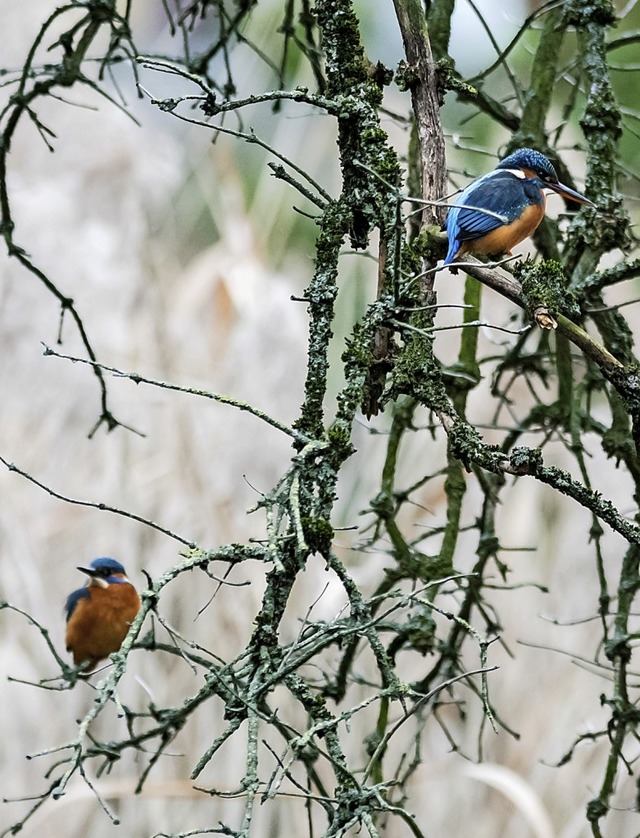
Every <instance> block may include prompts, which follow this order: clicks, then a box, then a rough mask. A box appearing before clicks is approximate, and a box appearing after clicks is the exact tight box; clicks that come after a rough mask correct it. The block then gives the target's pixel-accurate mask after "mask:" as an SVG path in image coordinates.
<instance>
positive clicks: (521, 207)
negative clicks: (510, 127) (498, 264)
mask: <svg viewBox="0 0 640 838" xmlns="http://www.w3.org/2000/svg"><path fill="white" fill-rule="evenodd" d="M545 189H551V190H553V191H554V192H557V193H558V195H562V196H563V197H564V198H567V199H568V200H569V201H575V202H576V203H577V204H587V205H588V206H590V207H594V206H595V204H594V203H593V202H592V201H590V200H589V199H588V198H585V196H584V195H581V194H580V193H579V192H576V191H575V190H573V189H570V188H569V187H568V186H564V184H562V183H560V182H559V181H558V175H557V174H556V170H555V169H554V168H553V166H552V165H551V163H550V161H549V160H548V159H547V158H546V157H545V156H544V154H540V152H539V151H534V150H533V149H532V148H519V149H518V150H517V151H514V152H513V154H510V155H509V156H508V157H505V158H504V160H501V161H500V163H498V165H497V167H496V168H495V169H494V171H493V172H489V174H486V175H483V177H481V178H478V180H474V181H473V183H470V184H469V186H467V188H466V189H465V190H464V191H463V192H462V194H461V195H459V196H458V198H457V199H456V201H455V204H454V205H453V206H452V207H451V209H450V210H449V214H448V215H447V218H446V221H445V223H444V228H445V230H446V231H447V235H448V237H449V250H448V252H447V255H446V258H445V260H444V264H445V265H450V264H451V263H452V262H455V261H456V260H458V259H459V258H460V257H461V256H464V255H465V254H467V253H472V254H478V255H487V256H501V255H502V254H508V255H509V256H510V255H511V248H512V247H515V246H516V245H517V244H519V243H520V242H521V241H523V240H524V239H526V238H527V237H528V236H530V235H531V234H532V233H533V232H534V230H535V229H536V228H537V227H538V225H539V224H540V222H541V221H542V219H543V218H544V212H545V207H546V197H545Z"/></svg>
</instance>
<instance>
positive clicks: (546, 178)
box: [496, 148, 595, 207]
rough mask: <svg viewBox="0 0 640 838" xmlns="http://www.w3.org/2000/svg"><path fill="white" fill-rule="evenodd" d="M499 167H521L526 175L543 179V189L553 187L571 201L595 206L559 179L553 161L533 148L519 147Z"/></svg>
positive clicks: (541, 186) (541, 185) (541, 184)
mask: <svg viewBox="0 0 640 838" xmlns="http://www.w3.org/2000/svg"><path fill="white" fill-rule="evenodd" d="M496 168H497V169H520V171H521V172H522V173H523V175H524V176H525V177H529V178H530V177H534V178H536V179H537V180H539V181H541V183H540V184H538V185H539V186H540V188H541V189H545V188H547V189H552V190H553V191H554V192H557V193H558V195H562V197H563V198H567V199H568V200H569V201H574V202H575V203H576V204H587V205H588V206H590V207H595V204H594V203H593V201H590V200H589V199H588V198H585V196H584V195H581V194H580V193H579V192H576V191H575V189H571V188H570V187H569V186H565V185H564V184H563V183H560V182H559V180H558V175H557V173H556V170H555V169H554V167H553V165H552V163H551V161H550V160H549V158H548V157H545V156H544V154H540V152H539V151H536V150H535V149H533V148H519V149H517V150H516V151H514V152H513V154H510V155H509V156H508V157H505V158H504V160H501V161H500V162H499V163H498V165H497V166H496Z"/></svg>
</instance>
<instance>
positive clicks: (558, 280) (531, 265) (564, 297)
mask: <svg viewBox="0 0 640 838" xmlns="http://www.w3.org/2000/svg"><path fill="white" fill-rule="evenodd" d="M514 273H515V276H516V279H518V280H519V281H520V283H521V284H522V298H523V301H524V304H525V307H526V309H527V311H528V312H529V313H530V314H532V313H533V312H534V311H535V309H536V308H538V307H539V306H544V307H545V308H548V309H549V311H550V312H551V313H552V314H564V315H565V316H566V317H570V318H577V317H580V307H579V305H578V303H577V301H576V298H575V295H574V294H573V293H572V292H571V291H570V290H569V289H568V288H567V279H566V277H565V274H564V270H563V268H562V265H561V264H560V262H556V261H555V260H554V259H546V260H543V261H542V262H533V261H532V260H531V259H527V260H526V261H525V262H521V263H520V264H519V265H517V266H516V268H515V271H514Z"/></svg>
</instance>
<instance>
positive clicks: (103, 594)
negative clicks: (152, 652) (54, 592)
mask: <svg viewBox="0 0 640 838" xmlns="http://www.w3.org/2000/svg"><path fill="white" fill-rule="evenodd" d="M139 610H140V597H139V596H138V592H137V591H136V589H135V588H134V587H133V585H131V584H129V583H128V582H122V583H117V584H112V585H109V587H107V588H102V587H100V586H98V585H91V586H89V588H88V596H86V597H83V598H82V599H79V600H78V602H77V604H76V606H75V608H74V610H73V613H72V614H71V616H70V618H69V622H68V623H67V634H66V643H67V650H68V651H70V652H71V653H72V654H73V662H74V663H75V665H76V666H80V664H83V663H87V666H86V667H85V671H86V672H91V670H93V669H95V667H96V666H97V664H98V663H99V662H100V661H101V660H104V658H107V657H109V655H110V654H112V653H113V652H117V651H118V649H119V648H120V646H121V645H122V641H123V640H124V639H125V637H126V636H127V632H128V631H129V626H130V625H131V623H132V621H133V620H134V618H135V616H136V614H137V613H138V611H139Z"/></svg>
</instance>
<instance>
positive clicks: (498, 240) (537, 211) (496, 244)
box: [458, 195, 546, 256]
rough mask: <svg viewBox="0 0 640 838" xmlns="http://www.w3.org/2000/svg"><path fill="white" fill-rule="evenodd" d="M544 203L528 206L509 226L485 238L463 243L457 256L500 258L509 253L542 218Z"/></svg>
mask: <svg viewBox="0 0 640 838" xmlns="http://www.w3.org/2000/svg"><path fill="white" fill-rule="evenodd" d="M545 205H546V201H545V199H544V195H543V200H542V203H540V204H528V205H527V206H526V207H525V208H524V210H523V212H522V213H521V215H520V217H519V218H516V220H515V221H511V222H510V223H509V224H503V225H502V226H501V227H497V228H496V229H495V230H492V231H491V232H490V233H487V235H486V236H482V237H481V238H479V239H473V240H471V241H466V242H463V244H462V246H461V248H460V250H459V251H458V256H460V255H463V254H465V253H481V254H484V255H488V256H500V255H501V254H503V253H510V252H511V248H513V247H515V246H516V245H517V244H520V242H521V241H524V240H525V239H526V238H528V237H529V236H530V235H531V234H532V233H533V232H534V231H535V230H536V229H537V228H538V226H539V224H540V222H541V221H542V219H543V218H544V212H545Z"/></svg>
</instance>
